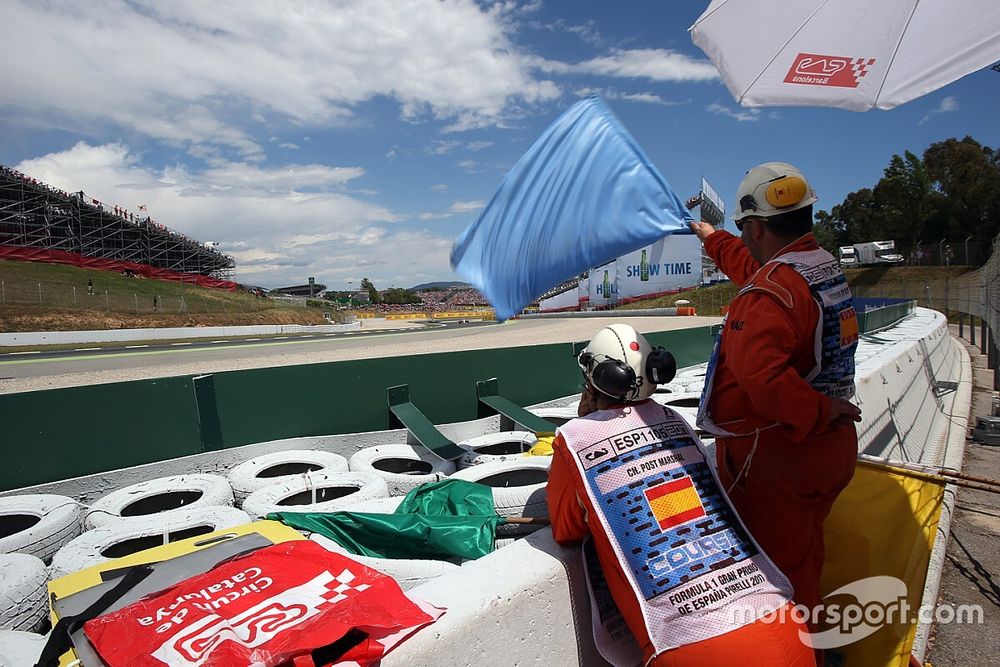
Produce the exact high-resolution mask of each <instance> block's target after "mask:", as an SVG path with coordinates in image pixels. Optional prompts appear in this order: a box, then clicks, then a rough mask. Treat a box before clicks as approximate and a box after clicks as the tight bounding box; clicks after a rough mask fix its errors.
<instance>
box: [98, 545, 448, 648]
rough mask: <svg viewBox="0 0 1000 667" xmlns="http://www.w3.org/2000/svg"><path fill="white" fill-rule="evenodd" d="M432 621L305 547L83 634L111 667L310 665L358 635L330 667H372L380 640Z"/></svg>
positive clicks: (105, 619)
mask: <svg viewBox="0 0 1000 667" xmlns="http://www.w3.org/2000/svg"><path fill="white" fill-rule="evenodd" d="M438 611H440V610H438ZM434 620H435V617H434V616H431V615H429V614H427V613H425V612H424V611H421V609H420V608H419V607H418V606H417V605H416V604H415V603H414V602H413V601H411V600H410V599H409V598H407V597H406V595H405V594H404V593H403V592H402V591H401V590H400V588H399V585H398V584H397V583H396V582H395V581H394V580H393V579H392V578H390V577H388V576H386V575H384V574H382V573H380V572H378V571H376V570H372V569H370V568H367V567H365V566H364V565H361V564H360V563H356V562H355V561H353V560H351V559H350V558H348V557H347V556H343V555H341V554H338V553H334V552H332V551H327V550H326V549H324V548H323V547H321V546H320V545H318V544H316V543H315V542H310V541H307V540H303V541H294V542H285V543H283V544H276V545H274V546H271V547H267V548H265V549H261V550H259V551H256V552H254V553H252V554H249V555H247V556H244V557H242V558H238V559H236V560H233V561H230V562H228V563H224V564H222V565H220V566H218V567H216V568H215V569H213V570H211V571H210V572H207V573H205V574H201V575H197V576H195V577H192V578H191V579H188V580H187V581H184V582H182V583H180V584H178V585H177V586H175V587H173V588H170V589H167V590H166V591H164V592H162V593H160V594H159V595H156V596H155V597H148V598H145V599H143V600H140V601H139V602H136V603H134V604H132V605H129V606H128V607H125V608H124V609H121V610H119V611H116V612H112V613H110V614H106V615H104V616H101V617H99V618H95V619H93V620H91V621H88V622H87V623H86V624H85V625H84V632H85V633H86V635H87V637H88V638H89V639H90V641H91V643H92V644H93V645H94V648H95V649H96V650H97V652H98V653H99V654H100V656H101V659H102V660H103V661H104V662H105V663H106V664H107V665H108V666H109V667H147V666H148V667H162V666H163V665H171V666H177V667H184V666H190V667H194V666H195V665H199V666H206V667H208V666H218V667H223V666H228V665H259V666H261V667H269V666H276V665H281V664H283V663H287V662H289V661H295V664H296V665H297V666H298V665H311V664H312V663H313V661H312V659H311V658H310V657H309V656H310V654H311V653H312V652H313V651H314V650H316V649H319V648H323V647H326V646H329V645H330V644H332V643H334V642H336V641H337V640H339V639H341V638H343V637H345V636H346V635H348V633H349V632H351V631H352V630H356V631H360V632H362V633H364V635H359V639H360V643H358V642H354V645H353V647H351V644H350V642H348V647H347V648H348V650H347V652H346V653H343V654H342V655H341V656H340V657H339V659H337V662H338V663H339V662H340V661H343V660H353V661H355V662H356V663H357V664H359V665H369V664H372V663H374V662H377V661H378V660H379V659H380V658H381V657H382V656H383V655H384V653H385V650H386V647H385V646H384V645H383V644H382V643H380V641H379V640H383V639H389V640H391V639H393V638H395V637H396V636H398V635H399V633H400V631H402V630H406V629H411V632H412V631H415V630H416V629H417V628H419V627H421V626H424V625H427V624H428V623H432V622H434ZM365 635H367V636H366V637H365ZM387 643H389V644H391V643H392V642H391V641H388V642H387Z"/></svg>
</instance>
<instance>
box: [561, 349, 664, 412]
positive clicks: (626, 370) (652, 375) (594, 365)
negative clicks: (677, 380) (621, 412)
mask: <svg viewBox="0 0 1000 667" xmlns="http://www.w3.org/2000/svg"><path fill="white" fill-rule="evenodd" d="M624 351H625V350H624V346H623V347H622V352H623V353H624ZM599 357H600V358H599ZM578 362H579V364H580V368H581V369H583V371H584V374H583V375H584V378H585V379H587V380H589V381H590V382H592V383H593V385H594V386H595V387H596V388H597V389H598V390H599V391H600V392H601V393H603V394H607V395H608V396H611V397H612V398H616V399H619V400H621V401H624V402H630V401H632V400H634V399H635V397H636V396H637V395H638V394H639V387H641V386H642V383H643V382H644V381H649V382H652V383H654V384H666V383H667V382H670V381H671V380H673V379H674V375H675V374H676V373H677V361H676V360H675V359H674V355H672V354H671V353H670V352H668V351H667V350H666V349H665V348H663V347H654V348H652V349H651V350H650V352H649V354H648V355H647V356H646V364H645V366H646V367H645V369H644V373H643V375H644V378H640V377H637V376H636V374H635V370H634V369H633V368H632V367H631V366H629V365H628V364H627V363H625V362H624V361H622V360H621V359H616V358H615V357H609V356H608V355H606V354H593V353H591V352H587V351H583V352H581V353H580V356H579V358H578Z"/></svg>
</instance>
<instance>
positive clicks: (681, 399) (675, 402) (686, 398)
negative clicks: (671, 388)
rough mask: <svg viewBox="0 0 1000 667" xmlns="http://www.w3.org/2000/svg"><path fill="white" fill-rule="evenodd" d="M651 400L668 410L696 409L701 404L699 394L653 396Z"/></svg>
mask: <svg viewBox="0 0 1000 667" xmlns="http://www.w3.org/2000/svg"><path fill="white" fill-rule="evenodd" d="M652 399H653V400H654V401H655V402H657V403H659V404H660V405H665V406H667V407H669V408H697V407H698V406H699V405H700V404H701V393H700V392H685V393H683V394H653V396H652Z"/></svg>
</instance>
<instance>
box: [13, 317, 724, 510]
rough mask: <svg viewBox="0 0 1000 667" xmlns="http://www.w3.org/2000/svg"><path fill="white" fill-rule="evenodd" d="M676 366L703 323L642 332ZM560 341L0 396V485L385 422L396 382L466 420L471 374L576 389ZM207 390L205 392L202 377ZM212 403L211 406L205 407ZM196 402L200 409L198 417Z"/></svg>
mask: <svg viewBox="0 0 1000 667" xmlns="http://www.w3.org/2000/svg"><path fill="white" fill-rule="evenodd" d="M647 337H648V338H649V340H650V342H651V343H652V344H653V345H663V346H664V347H666V348H667V349H669V350H671V351H672V352H673V353H674V356H675V357H676V358H677V362H678V365H679V366H690V365H692V364H697V363H701V362H704V361H706V360H707V359H708V356H709V354H710V352H711V348H712V342H713V338H712V335H711V331H710V328H709V327H700V328H697V329H685V330H680V331H668V332H658V333H652V334H648V335H647ZM572 349H573V348H572V345H571V344H569V343H558V344H551V345H535V346H527V347H516V348H507V349H496V350H474V351H466V352H448V353H440V354H423V355H412V356H405V357H398V358H387V359H363V360H356V361H341V362H333V363H327V364H312V365H305V366H281V367H275V368H265V369H257V370H246V371H231V372H226V373H215V374H214V375H212V376H211V377H210V378H208V379H201V380H199V381H198V382H199V383H201V384H200V390H199V392H198V393H197V398H196V392H195V382H194V380H193V378H191V377H175V378H165V379H159V380H138V381H134V382H121V383H116V384H106V385H93V386H88V387H71V388H66V389H50V390H46V391H36V392H26V393H21V394H6V395H0V439H2V442H3V443H4V448H3V449H4V465H3V466H2V467H0V490H8V489H13V488H20V487H23V486H30V485H32V484H41V483H44V482H51V481H55V480H60V479H67V478H70V477H77V476H80V475H88V474H93V473H98V472H103V471H107V470H115V469H117V468H124V467H127V466H133V465H139V464H143V463H152V462H155V461H162V460H166V459H172V458H177V457H179V456H187V455H190V454H197V453H200V452H203V451H206V450H208V449H216V448H219V447H236V446H240V445H245V444H249V443H253V442H263V441H267V440H276V439H280V438H291V437H297V436H305V435H328V434H339V433H356V432H360V431H376V430H382V429H386V428H390V424H389V410H388V407H387V403H386V388H387V387H389V386H392V385H398V384H408V385H409V386H410V400H412V401H413V403H414V404H415V405H416V406H417V407H418V408H420V409H421V410H422V411H423V412H424V414H425V415H427V417H428V418H429V419H430V420H431V421H432V422H434V423H436V424H442V423H449V422H458V421H466V420H470V419H476V418H477V417H478V416H479V415H478V406H477V399H476V381H478V380H485V379H488V378H491V377H497V378H499V379H500V394H501V395H503V396H505V397H506V398H509V399H510V400H511V401H513V402H514V403H517V404H518V405H522V406H523V405H531V404H533V403H540V402H542V401H546V400H551V399H553V398H558V397H560V396H566V395H569V394H572V393H575V392H578V391H579V390H580V372H579V370H578V368H577V366H576V364H575V361H574V359H573V356H572ZM206 381H207V382H209V383H211V384H212V385H214V392H213V391H212V390H211V389H212V388H213V387H208V388H207V389H206V387H205V385H204V383H205V382H206ZM213 403H214V405H213ZM199 408H200V412H199Z"/></svg>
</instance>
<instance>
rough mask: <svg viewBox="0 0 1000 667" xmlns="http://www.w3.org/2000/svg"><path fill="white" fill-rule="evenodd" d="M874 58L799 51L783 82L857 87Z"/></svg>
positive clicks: (872, 63) (873, 62)
mask: <svg viewBox="0 0 1000 667" xmlns="http://www.w3.org/2000/svg"><path fill="white" fill-rule="evenodd" d="M874 64H875V59H874V58H845V57H843V56H824V55H820V54H817V53H800V54H798V55H797V56H796V57H795V61H794V62H793V63H792V66H791V67H790V68H789V69H788V74H786V75H785V83H798V84H805V85H809V86H836V87H838V88H857V87H858V84H859V83H860V82H861V79H862V78H863V77H864V76H865V75H866V74H867V73H868V68H869V67H871V66H872V65H874Z"/></svg>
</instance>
